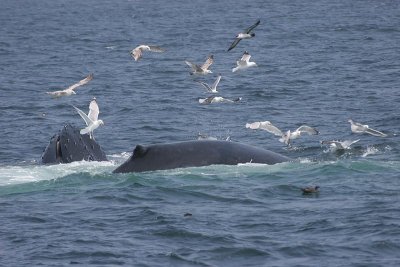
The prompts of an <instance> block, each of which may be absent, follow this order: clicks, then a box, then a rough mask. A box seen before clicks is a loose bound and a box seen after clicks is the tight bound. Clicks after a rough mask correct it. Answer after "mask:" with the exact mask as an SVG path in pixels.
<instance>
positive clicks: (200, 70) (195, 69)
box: [185, 55, 214, 75]
mask: <svg viewBox="0 0 400 267" xmlns="http://www.w3.org/2000/svg"><path fill="white" fill-rule="evenodd" d="M185 63H186V64H187V65H188V66H189V67H190V68H192V71H191V72H190V74H203V75H205V74H208V73H212V71H211V70H209V69H208V68H209V67H210V66H211V64H213V63H214V56H213V55H210V56H208V58H207V60H206V62H204V64H203V65H202V66H199V65H196V64H193V63H192V62H189V61H185Z"/></svg>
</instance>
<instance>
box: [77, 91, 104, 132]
mask: <svg viewBox="0 0 400 267" xmlns="http://www.w3.org/2000/svg"><path fill="white" fill-rule="evenodd" d="M73 107H74V108H75V110H76V111H77V112H78V113H79V115H80V116H81V117H82V119H83V120H84V121H85V123H86V128H84V129H82V130H81V131H80V134H87V133H89V136H90V139H94V136H93V131H94V130H95V129H97V128H98V127H99V126H100V125H104V122H103V121H102V120H99V119H98V117H99V113H100V111H99V106H98V105H97V102H96V98H95V97H93V100H92V101H90V104H89V114H88V115H86V114H85V112H83V111H82V110H80V109H79V108H77V107H75V106H73Z"/></svg>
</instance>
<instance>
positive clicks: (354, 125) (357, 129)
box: [348, 119, 387, 137]
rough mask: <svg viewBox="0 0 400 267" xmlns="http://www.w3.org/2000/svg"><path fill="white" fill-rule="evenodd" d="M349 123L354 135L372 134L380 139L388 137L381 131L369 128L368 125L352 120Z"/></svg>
mask: <svg viewBox="0 0 400 267" xmlns="http://www.w3.org/2000/svg"><path fill="white" fill-rule="evenodd" d="M348 122H350V124H351V125H350V128H351V131H352V132H353V133H367V134H370V135H373V136H379V137H386V136H387V134H385V133H382V132H380V131H377V130H374V129H371V128H369V126H368V125H366V124H361V123H358V122H354V121H353V120H352V119H349V120H348Z"/></svg>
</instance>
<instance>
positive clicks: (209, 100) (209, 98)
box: [203, 96, 215, 104]
mask: <svg viewBox="0 0 400 267" xmlns="http://www.w3.org/2000/svg"><path fill="white" fill-rule="evenodd" d="M214 98H215V96H209V97H207V98H206V99H204V102H203V103H205V104H211V102H212V101H213V100H214Z"/></svg>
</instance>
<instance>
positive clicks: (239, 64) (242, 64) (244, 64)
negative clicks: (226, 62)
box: [232, 51, 257, 72]
mask: <svg viewBox="0 0 400 267" xmlns="http://www.w3.org/2000/svg"><path fill="white" fill-rule="evenodd" d="M250 58H251V55H250V54H249V53H248V52H247V51H245V52H244V53H243V56H242V58H241V59H239V60H238V61H236V67H234V68H233V69H232V72H236V71H238V70H243V69H247V68H250V67H256V66H257V64H256V63H255V62H250Z"/></svg>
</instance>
